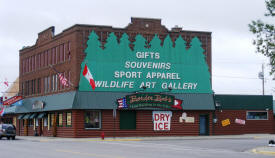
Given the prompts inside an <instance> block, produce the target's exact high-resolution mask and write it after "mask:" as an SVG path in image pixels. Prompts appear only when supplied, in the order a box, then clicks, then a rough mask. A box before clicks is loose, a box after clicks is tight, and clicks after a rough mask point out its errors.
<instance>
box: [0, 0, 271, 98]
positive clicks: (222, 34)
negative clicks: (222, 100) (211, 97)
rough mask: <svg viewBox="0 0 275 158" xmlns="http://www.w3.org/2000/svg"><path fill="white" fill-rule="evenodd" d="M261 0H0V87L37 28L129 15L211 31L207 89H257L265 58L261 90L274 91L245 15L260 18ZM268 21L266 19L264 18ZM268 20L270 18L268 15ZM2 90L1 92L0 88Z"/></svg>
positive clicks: (121, 20) (112, 21)
mask: <svg viewBox="0 0 275 158" xmlns="http://www.w3.org/2000/svg"><path fill="white" fill-rule="evenodd" d="M265 11H266V8H265V3H264V0H253V1H251V0H230V1H228V0H207V1H206V0H150V1H149V0H138V1H134V0H132V1H131V0H116V1H114V0H98V1H93V0H78V1H74V2H72V1H68V0H59V1H56V0H55V1H53V0H47V1H43V2H42V1H37V0H24V1H11V0H0V19H1V21H0V53H1V54H0V55H1V56H0V61H1V62H0V72H1V73H0V91H1V93H2V92H3V91H5V90H6V89H7V87H6V86H5V85H4V84H3V82H4V81H5V78H7V79H8V81H9V82H13V81H15V79H16V78H17V77H18V76H19V49H21V48H22V47H23V46H31V45H34V44H35V41H36V39H37V34H38V33H39V32H41V31H42V30H44V29H46V28H48V27H50V26H55V33H56V34H58V33H60V32H61V31H62V30H64V29H66V28H68V27H70V26H72V25H74V24H95V25H111V26H114V27H125V26H127V25H128V23H130V20H131V19H130V18H131V17H147V18H159V19H162V25H165V26H166V27H167V28H168V29H171V27H173V26H175V25H178V26H181V27H183V29H184V30H194V31H210V32H212V59H213V63H212V64H213V74H212V75H213V90H214V91H215V93H217V94H259V95H260V94H262V81H261V80H260V79H258V73H259V72H260V71H261V67H262V63H264V64H265V72H266V73H265V77H266V79H267V80H266V81H265V93H266V94H269V95H271V94H273V96H274V97H275V80H272V77H271V76H269V74H268V71H269V67H268V59H267V58H265V57H264V56H263V55H261V54H256V53H255V47H254V46H253V45H252V39H253V37H254V36H253V35H252V34H251V33H250V32H249V31H248V24H249V23H250V22H251V20H256V19H259V18H262V19H263V18H264V16H263V15H264V13H265ZM264 20H267V21H271V20H270V19H264ZM273 20H274V19H273ZM0 95H2V94H0Z"/></svg>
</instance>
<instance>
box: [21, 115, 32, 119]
mask: <svg viewBox="0 0 275 158" xmlns="http://www.w3.org/2000/svg"><path fill="white" fill-rule="evenodd" d="M30 116H31V114H26V115H25V116H24V117H23V119H24V120H26V119H29V118H30Z"/></svg>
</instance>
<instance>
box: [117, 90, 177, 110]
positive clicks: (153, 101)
mask: <svg viewBox="0 0 275 158" xmlns="http://www.w3.org/2000/svg"><path fill="white" fill-rule="evenodd" d="M117 102H118V108H119V109H125V108H129V109H136V108H146V107H153V108H164V109H182V106H181V104H182V100H179V99H175V97H174V96H172V95H167V94H161V93H136V94H132V95H127V96H126V97H124V98H120V99H118V100H117Z"/></svg>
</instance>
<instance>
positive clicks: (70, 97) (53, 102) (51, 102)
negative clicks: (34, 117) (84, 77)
mask: <svg viewBox="0 0 275 158" xmlns="http://www.w3.org/2000/svg"><path fill="white" fill-rule="evenodd" d="M75 94H76V91H70V92H65V93H58V94H53V95H47V96H40V97H32V98H26V99H23V105H21V106H16V110H15V113H21V114H22V113H39V112H46V111H57V110H68V109H72V107H73V104H74V99H75ZM38 101H39V102H42V103H43V106H42V107H40V108H39V107H35V108H34V107H33V105H34V104H35V103H36V102H38Z"/></svg>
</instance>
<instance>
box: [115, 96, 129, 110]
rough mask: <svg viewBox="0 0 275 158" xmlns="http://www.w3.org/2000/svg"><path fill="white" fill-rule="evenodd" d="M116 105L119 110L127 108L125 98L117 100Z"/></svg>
mask: <svg viewBox="0 0 275 158" xmlns="http://www.w3.org/2000/svg"><path fill="white" fill-rule="evenodd" d="M117 103H118V108H119V109H124V108H128V105H127V104H126V98H125V97H123V98H119V99H117Z"/></svg>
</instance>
